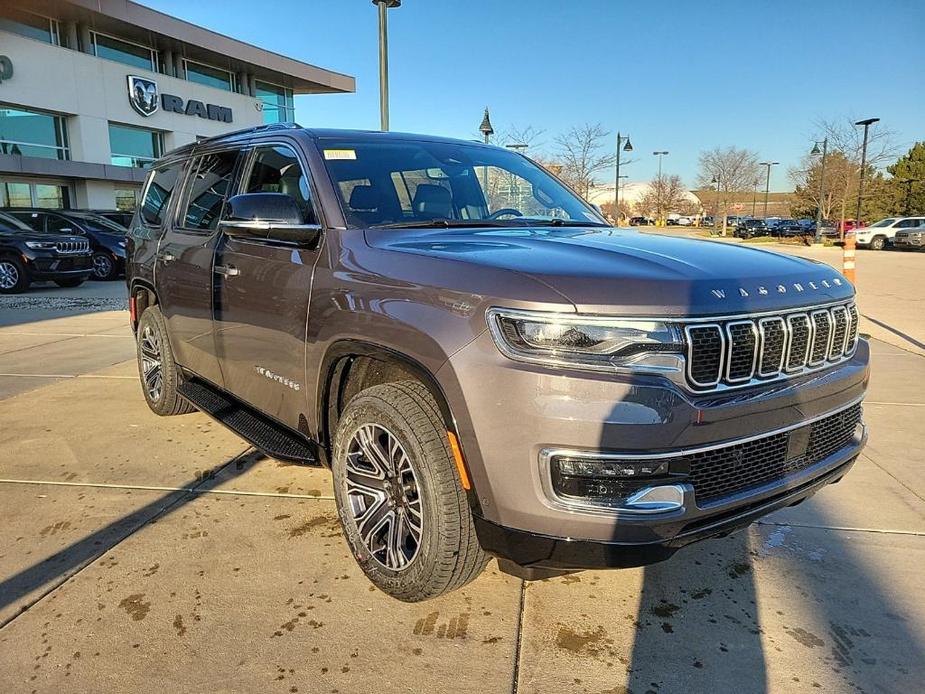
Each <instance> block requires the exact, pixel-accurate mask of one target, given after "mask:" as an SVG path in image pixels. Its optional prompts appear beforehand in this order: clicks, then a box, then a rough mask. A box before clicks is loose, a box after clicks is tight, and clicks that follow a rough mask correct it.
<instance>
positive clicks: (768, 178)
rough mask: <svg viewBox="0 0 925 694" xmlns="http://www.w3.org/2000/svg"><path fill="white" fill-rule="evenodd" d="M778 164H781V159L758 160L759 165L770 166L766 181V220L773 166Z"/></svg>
mask: <svg viewBox="0 0 925 694" xmlns="http://www.w3.org/2000/svg"><path fill="white" fill-rule="evenodd" d="M778 164H780V162H779V161H760V162H758V166H767V167H768V175H767V178H766V179H765V183H764V218H765V219H766V220H767V218H768V196H769V195H770V193H771V167H772V166H777V165H778Z"/></svg>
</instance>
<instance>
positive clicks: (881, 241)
mask: <svg viewBox="0 0 925 694" xmlns="http://www.w3.org/2000/svg"><path fill="white" fill-rule="evenodd" d="M884 248H886V239H885V238H883V237H882V236H875V237H874V238H872V239H871V240H870V250H872V251H882V250H883V249H884Z"/></svg>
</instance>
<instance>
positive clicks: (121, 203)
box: [114, 188, 141, 212]
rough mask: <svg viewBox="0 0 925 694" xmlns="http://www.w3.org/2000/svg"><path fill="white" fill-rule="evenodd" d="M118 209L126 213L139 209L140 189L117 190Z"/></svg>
mask: <svg viewBox="0 0 925 694" xmlns="http://www.w3.org/2000/svg"><path fill="white" fill-rule="evenodd" d="M114 192H115V194H116V209H117V210H124V211H125V212H134V211H135V208H136V207H138V195H139V193H140V192H141V190H140V189H138V188H116V189H115V191H114Z"/></svg>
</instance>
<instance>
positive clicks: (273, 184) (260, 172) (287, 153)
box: [244, 146, 315, 224]
mask: <svg viewBox="0 0 925 694" xmlns="http://www.w3.org/2000/svg"><path fill="white" fill-rule="evenodd" d="M244 192H246V193H285V194H286V195H288V196H289V197H291V198H292V199H294V200H295V201H296V202H297V203H298V205H299V207H301V208H302V212H303V214H304V215H305V222H306V223H307V224H313V223H315V214H314V212H313V211H312V204H311V192H310V188H309V185H308V178H307V177H306V176H305V173H304V172H303V171H302V165H301V164H299V160H298V158H297V157H296V155H295V152H293V151H292V150H291V149H289V148H288V147H281V146H273V147H258V148H257V149H256V151H255V155H254V166H253V168H252V169H251V172H250V175H249V176H248V177H247V185H246V187H245V191H244Z"/></svg>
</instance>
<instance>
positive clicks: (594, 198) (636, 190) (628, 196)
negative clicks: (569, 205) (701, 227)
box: [588, 181, 701, 215]
mask: <svg viewBox="0 0 925 694" xmlns="http://www.w3.org/2000/svg"><path fill="white" fill-rule="evenodd" d="M651 189H652V185H651V184H650V183H649V182H647V181H637V182H635V183H634V182H632V181H628V182H626V183H621V184H620V202H621V203H622V204H623V205H626V206H627V207H629V208H631V209H632V210H633V212H637V213H638V214H641V215H643V214H650V213H654V212H655V210H640V209H637V206H638V204H639V202H640V201H641V200H642V199H643V198H644V197H645V196H646V195H647V194H648V193H649V191H650V190H651ZM684 199H685V200H686V201H687V202H690V203H691V204H692V205H694V206H695V207H696V208H698V209H699V208H700V207H701V205H700V198H698V197H697V196H696V195H694V193H692V192H691V191H689V190H688V191H685V192H684ZM588 201H589V202H591V203H594V204H595V205H608V204H613V202H614V194H613V183H605V184H602V185H598V186H594V187H593V188H592V189H591V192H590V194H589V195H588ZM678 211H679V210H666V211H665V213H666V214H671V213H676V212H678Z"/></svg>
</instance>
